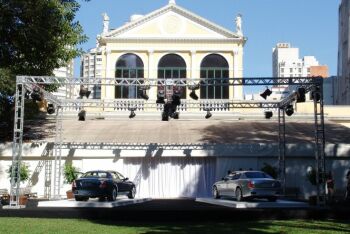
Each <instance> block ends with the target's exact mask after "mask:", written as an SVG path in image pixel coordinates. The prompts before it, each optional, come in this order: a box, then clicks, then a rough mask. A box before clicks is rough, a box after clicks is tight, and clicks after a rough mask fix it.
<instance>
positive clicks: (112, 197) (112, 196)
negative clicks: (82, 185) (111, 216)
mask: <svg viewBox="0 0 350 234" xmlns="http://www.w3.org/2000/svg"><path fill="white" fill-rule="evenodd" d="M116 199H117V189H116V188H113V189H112V191H111V194H110V195H109V196H108V201H115V200H116Z"/></svg>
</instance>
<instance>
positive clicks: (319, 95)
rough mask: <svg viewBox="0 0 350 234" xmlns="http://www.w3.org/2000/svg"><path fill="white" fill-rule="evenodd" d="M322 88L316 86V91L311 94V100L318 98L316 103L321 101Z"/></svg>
mask: <svg viewBox="0 0 350 234" xmlns="http://www.w3.org/2000/svg"><path fill="white" fill-rule="evenodd" d="M320 90H321V89H320V86H316V88H315V90H312V91H311V93H310V99H311V100H314V99H315V98H316V101H317V102H318V101H320V100H321V94H320Z"/></svg>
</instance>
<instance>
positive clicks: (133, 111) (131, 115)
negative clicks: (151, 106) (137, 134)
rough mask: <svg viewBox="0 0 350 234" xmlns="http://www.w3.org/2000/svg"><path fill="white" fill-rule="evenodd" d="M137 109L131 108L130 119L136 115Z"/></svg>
mask: <svg viewBox="0 0 350 234" xmlns="http://www.w3.org/2000/svg"><path fill="white" fill-rule="evenodd" d="M135 110H136V108H129V111H130V115H129V119H132V118H135V116H136V114H135Z"/></svg>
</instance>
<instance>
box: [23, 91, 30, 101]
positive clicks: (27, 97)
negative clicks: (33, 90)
mask: <svg viewBox="0 0 350 234" xmlns="http://www.w3.org/2000/svg"><path fill="white" fill-rule="evenodd" d="M24 97H25V99H29V98H30V91H28V90H27V91H26V92H25V94H24Z"/></svg>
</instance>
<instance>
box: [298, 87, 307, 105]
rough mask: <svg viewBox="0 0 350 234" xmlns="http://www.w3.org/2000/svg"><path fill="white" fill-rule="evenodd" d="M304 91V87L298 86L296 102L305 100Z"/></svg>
mask: <svg viewBox="0 0 350 234" xmlns="http://www.w3.org/2000/svg"><path fill="white" fill-rule="evenodd" d="M305 93H306V90H305V88H298V92H297V100H296V101H297V103H300V102H305V100H306V98H305Z"/></svg>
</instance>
